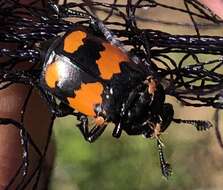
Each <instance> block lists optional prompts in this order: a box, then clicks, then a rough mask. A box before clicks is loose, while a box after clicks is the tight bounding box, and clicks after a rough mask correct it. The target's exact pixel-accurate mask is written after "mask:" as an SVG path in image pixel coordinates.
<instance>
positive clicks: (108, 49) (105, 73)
mask: <svg viewBox="0 0 223 190" xmlns="http://www.w3.org/2000/svg"><path fill="white" fill-rule="evenodd" d="M102 45H103V46H104V47H105V50H103V51H101V52H100V56H101V57H100V59H98V60H97V61H96V63H97V64H98V68H99V71H100V73H101V77H102V78H103V79H107V80H108V79H110V78H111V77H112V75H113V74H115V73H120V72H121V70H120V63H121V62H123V61H127V62H128V61H129V58H128V55H126V54H125V53H124V52H122V51H121V50H120V49H119V48H118V47H116V46H114V45H111V44H110V43H107V42H106V43H102Z"/></svg>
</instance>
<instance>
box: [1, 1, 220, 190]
mask: <svg viewBox="0 0 223 190" xmlns="http://www.w3.org/2000/svg"><path fill="white" fill-rule="evenodd" d="M200 1H201V2H202V3H204V4H205V5H206V6H207V7H209V8H210V9H211V10H212V11H213V12H214V13H215V14H216V15H218V16H219V17H220V18H223V1H222V0H200ZM21 2H22V3H24V4H26V3H28V2H29V0H23V1H21ZM19 68H23V66H19ZM28 90H29V87H27V86H25V85H21V84H14V85H11V86H10V87H8V88H7V89H4V90H1V91H0V117H1V118H4V117H6V118H13V119H15V120H17V121H20V119H21V113H20V111H21V107H22V105H23V103H24V100H25V98H26V96H27V93H28ZM49 123H50V113H49V111H48V109H47V106H46V104H45V102H44V101H43V100H42V99H41V98H40V96H39V94H38V93H37V92H36V91H34V92H33V93H32V96H31V98H30V101H29V104H28V107H27V110H26V115H25V121H24V124H25V127H26V130H27V131H28V132H29V134H30V135H31V136H32V138H33V140H34V142H35V144H36V145H37V146H38V147H40V149H41V150H43V147H44V145H45V143H46V139H47V134H48V127H49ZM0 145H1V146H0V171H1V172H0V190H3V189H5V187H6V185H7V184H8V183H9V181H10V179H11V178H12V177H13V176H14V174H15V172H16V169H17V168H18V167H19V166H20V164H21V161H22V155H21V154H22V146H21V143H20V136H19V132H18V130H17V129H16V128H15V127H14V126H12V125H8V126H6V125H1V126H0ZM29 154H30V155H29V160H30V166H29V174H30V173H31V172H32V171H33V168H35V166H36V164H37V163H38V158H39V157H38V156H37V154H36V153H35V151H33V149H32V148H30V151H29ZM54 156H55V146H54V143H53V142H52V141H51V144H50V146H49V149H48V152H47V156H46V159H45V161H44V168H43V170H42V177H41V179H40V183H39V184H40V185H39V188H38V189H45V188H46V186H47V185H46V184H47V179H48V177H49V176H50V169H51V168H52V167H53V161H54ZM20 180H21V176H19V178H18V179H17V181H16V182H15V184H14V186H13V187H16V185H17V183H19V181H20ZM13 187H12V188H11V189H14V188H13ZM31 187H32V184H30V185H29V186H28V188H27V189H31Z"/></svg>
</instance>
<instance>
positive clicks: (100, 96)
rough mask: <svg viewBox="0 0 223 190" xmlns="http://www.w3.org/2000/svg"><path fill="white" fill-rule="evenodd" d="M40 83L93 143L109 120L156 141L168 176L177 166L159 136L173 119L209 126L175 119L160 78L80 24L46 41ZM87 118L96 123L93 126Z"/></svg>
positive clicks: (120, 128)
mask: <svg viewBox="0 0 223 190" xmlns="http://www.w3.org/2000/svg"><path fill="white" fill-rule="evenodd" d="M47 43H48V44H47V45H45V46H46V47H47V49H48V50H47V51H46V52H47V53H46V54H45V56H44V65H43V71H42V74H41V79H40V83H41V87H42V88H43V90H44V91H45V92H46V94H47V97H48V100H49V99H51V98H50V97H51V96H55V97H57V98H58V99H59V101H60V104H59V105H58V104H57V105H56V106H55V104H51V106H52V105H54V107H53V108H52V110H53V111H54V113H55V114H56V115H57V116H65V115H68V114H72V115H75V116H77V119H78V120H79V122H80V123H79V124H78V125H77V127H78V128H79V130H80V132H81V133H82V135H83V137H84V139H85V140H86V141H88V142H94V141H95V140H96V139H98V137H99V136H100V135H101V134H102V133H103V132H104V130H105V128H106V127H107V124H108V123H113V124H114V125H115V127H114V130H113V134H112V135H113V136H114V137H116V138H119V137H120V136H121V133H122V131H125V132H126V133H127V134H128V135H143V136H144V137H146V138H155V139H157V146H158V151H159V159H160V164H161V171H162V174H163V175H164V176H165V177H169V176H170V174H171V172H172V169H171V166H170V164H169V163H168V162H167V161H166V160H165V158H164V154H163V150H162V146H163V143H162V141H161V139H160V135H161V133H163V132H164V131H165V130H166V129H167V128H168V126H169V125H170V123H171V122H172V121H175V122H177V123H181V122H183V123H188V124H194V125H195V126H196V127H197V129H200V130H204V129H207V128H209V127H210V126H211V124H210V123H209V122H206V121H200V120H198V121H195V120H181V119H174V118H173V115H174V109H173V106H172V105H171V104H169V103H165V90H164V87H163V85H162V84H161V83H160V82H159V80H158V79H157V77H155V76H153V75H152V74H151V72H150V70H149V69H147V68H146V66H145V65H143V64H142V63H140V62H135V61H134V60H133V59H132V58H131V56H129V55H128V54H127V53H126V52H125V51H123V50H122V49H121V48H119V47H117V46H116V45H115V44H112V43H111V42H110V41H108V40H107V39H106V35H105V37H103V36H101V35H98V33H97V32H95V31H94V30H91V29H90V28H89V27H85V26H76V27H74V28H73V29H72V30H70V31H68V32H66V33H65V34H63V35H62V36H60V37H57V38H56V39H54V40H53V41H52V42H50V43H49V42H47ZM88 117H91V118H93V120H94V125H93V127H89V121H88Z"/></svg>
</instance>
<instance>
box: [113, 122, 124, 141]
mask: <svg viewBox="0 0 223 190" xmlns="http://www.w3.org/2000/svg"><path fill="white" fill-rule="evenodd" d="M121 134H122V121H120V122H119V123H118V124H117V125H115V128H114V130H113V132H112V136H113V137H115V138H119V137H121Z"/></svg>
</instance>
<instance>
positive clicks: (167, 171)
mask: <svg viewBox="0 0 223 190" xmlns="http://www.w3.org/2000/svg"><path fill="white" fill-rule="evenodd" d="M157 147H158V153H159V160H160V167H161V171H162V174H163V176H164V177H165V178H167V179H168V177H170V175H171V174H172V168H171V166H170V164H169V163H168V162H167V161H166V160H165V156H164V153H163V143H162V142H161V141H160V140H159V139H157Z"/></svg>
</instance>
